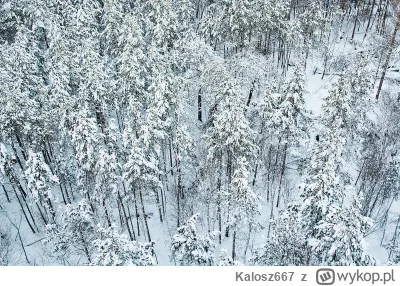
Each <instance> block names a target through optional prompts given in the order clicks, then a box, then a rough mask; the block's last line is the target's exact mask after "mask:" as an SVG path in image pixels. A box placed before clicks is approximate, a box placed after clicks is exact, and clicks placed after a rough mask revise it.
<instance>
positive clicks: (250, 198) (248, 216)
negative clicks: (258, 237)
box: [226, 157, 261, 260]
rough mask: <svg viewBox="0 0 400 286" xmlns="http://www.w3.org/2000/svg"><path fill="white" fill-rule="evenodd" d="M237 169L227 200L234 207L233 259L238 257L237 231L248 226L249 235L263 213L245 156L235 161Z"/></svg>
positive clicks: (231, 223)
mask: <svg viewBox="0 0 400 286" xmlns="http://www.w3.org/2000/svg"><path fill="white" fill-rule="evenodd" d="M235 166H236V168H235V171H234V173H233V177H232V182H231V184H230V186H229V189H230V191H229V192H228V196H229V198H228V199H227V200H226V201H227V202H228V203H229V204H230V205H231V208H232V217H231V221H229V222H228V224H229V225H231V226H232V228H233V238H232V259H233V260H235V259H236V252H237V250H236V243H237V242H236V239H237V233H238V232H241V230H242V229H244V228H246V227H248V228H249V232H248V234H247V235H248V236H250V235H251V231H253V230H255V229H256V228H257V219H258V216H259V215H260V214H261V212H260V208H261V199H260V198H259V197H258V196H257V195H256V194H255V193H254V191H253V190H252V189H251V187H250V184H249V181H248V179H249V164H248V161H247V160H246V158H245V157H239V158H238V159H237V162H235Z"/></svg>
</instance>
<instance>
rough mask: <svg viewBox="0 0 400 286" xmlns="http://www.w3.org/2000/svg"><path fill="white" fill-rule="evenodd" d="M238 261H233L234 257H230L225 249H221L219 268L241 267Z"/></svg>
mask: <svg viewBox="0 0 400 286" xmlns="http://www.w3.org/2000/svg"><path fill="white" fill-rule="evenodd" d="M241 265H242V263H240V262H239V261H238V260H233V259H232V256H230V255H229V254H228V253H227V252H226V250H225V249H221V251H220V254H219V262H218V266H241Z"/></svg>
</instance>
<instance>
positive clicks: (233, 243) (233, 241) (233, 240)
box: [232, 230, 236, 261]
mask: <svg viewBox="0 0 400 286" xmlns="http://www.w3.org/2000/svg"><path fill="white" fill-rule="evenodd" d="M235 259H236V230H234V231H233V238H232V260H233V261H235Z"/></svg>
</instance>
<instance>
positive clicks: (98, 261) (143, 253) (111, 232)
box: [91, 225, 156, 266]
mask: <svg viewBox="0 0 400 286" xmlns="http://www.w3.org/2000/svg"><path fill="white" fill-rule="evenodd" d="M96 236H97V237H98V238H96V239H95V240H93V246H94V252H95V253H96V254H95V255H94V258H93V262H92V263H91V265H100V266H124V265H128V266H129V265H130V266H151V265H155V264H156V262H155V259H154V257H153V253H154V249H153V246H154V243H139V242H136V241H131V240H129V239H128V237H127V236H126V235H123V234H119V233H118V231H117V230H116V228H115V226H114V225H113V226H111V227H108V228H103V227H98V228H97V230H96Z"/></svg>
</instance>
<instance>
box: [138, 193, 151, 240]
mask: <svg viewBox="0 0 400 286" xmlns="http://www.w3.org/2000/svg"><path fill="white" fill-rule="evenodd" d="M139 198H140V203H141V204H142V212H143V219H144V225H145V226H146V231H147V238H148V240H149V242H150V241H151V236H150V230H149V225H148V223H147V215H146V211H145V208H144V202H143V195H142V190H141V189H139Z"/></svg>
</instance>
